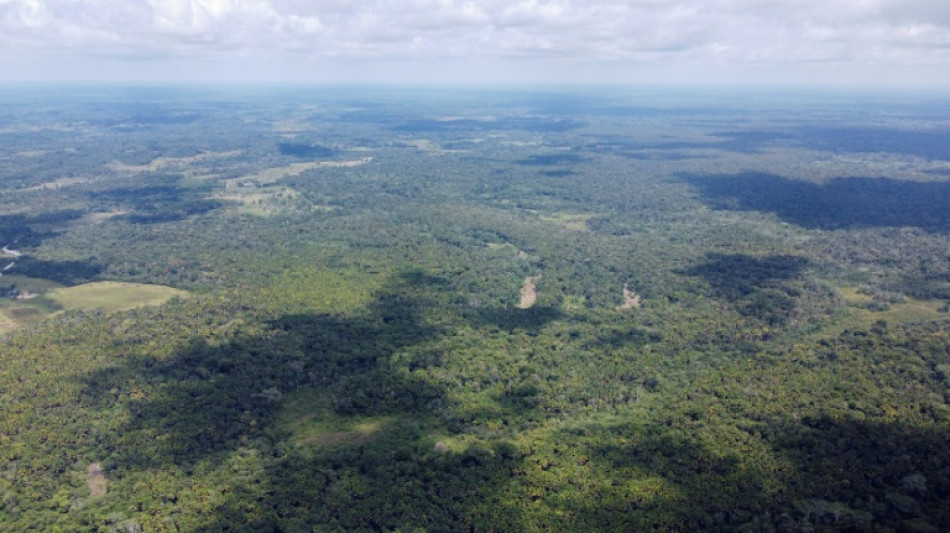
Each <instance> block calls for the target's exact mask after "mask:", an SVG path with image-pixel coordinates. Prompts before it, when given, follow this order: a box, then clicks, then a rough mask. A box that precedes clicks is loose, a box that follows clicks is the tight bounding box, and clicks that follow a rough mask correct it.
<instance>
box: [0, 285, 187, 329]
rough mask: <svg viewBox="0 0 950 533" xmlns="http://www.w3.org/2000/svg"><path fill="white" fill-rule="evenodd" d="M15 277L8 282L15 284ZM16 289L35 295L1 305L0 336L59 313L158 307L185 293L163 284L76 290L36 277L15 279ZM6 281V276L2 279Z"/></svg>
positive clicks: (109, 286) (79, 286)
mask: <svg viewBox="0 0 950 533" xmlns="http://www.w3.org/2000/svg"><path fill="white" fill-rule="evenodd" d="M13 278H14V276H10V280H11V281H14V279H13ZM15 278H16V281H17V286H18V287H21V288H23V289H24V290H26V291H28V292H36V293H42V294H34V297H31V298H29V299H26V300H21V301H15V302H14V301H10V302H8V303H7V302H5V303H3V304H0V333H4V332H6V331H9V330H11V329H13V328H15V327H16V326H18V325H21V324H27V323H30V322H36V321H39V320H43V319H44V318H47V317H49V316H52V315H53V314H55V313H57V312H59V311H65V310H69V309H102V310H103V311H106V312H113V311H122V310H124V309H132V308H134V307H141V306H145V305H159V304H162V303H165V302H167V301H168V300H170V299H171V298H174V297H176V296H179V297H181V296H186V295H187V294H188V293H187V292H186V291H182V290H179V289H173V288H171V287H165V286H163V285H146V284H143V283H120V282H117V281H99V282H95V283H86V284H83V285H77V286H75V287H62V286H60V285H59V284H57V283H54V282H51V281H48V280H41V279H36V278H25V277H23V276H16V277H15ZM4 279H5V280H6V279H7V276H4Z"/></svg>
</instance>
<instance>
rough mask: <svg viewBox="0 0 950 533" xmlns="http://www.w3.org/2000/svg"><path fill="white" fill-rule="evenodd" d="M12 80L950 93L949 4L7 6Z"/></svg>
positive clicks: (317, 0)
mask: <svg viewBox="0 0 950 533" xmlns="http://www.w3.org/2000/svg"><path fill="white" fill-rule="evenodd" d="M0 80H2V81H14V80H51V81H55V80H75V81H109V82H112V81H130V82H296V83H301V82H302V83H313V82H316V83H325V82H331V83H333V82H394V83H455V82H457V83H491V84H494V83H532V84H533V83H597V84H602V83H624V84H625V83H636V84H666V83H684V84H718V83H741V84H748V83H752V84H806V85H811V84H858V85H864V86H879V85H892V84H909V85H920V86H947V85H950V4H948V0H795V1H791V0H788V1H786V0H669V1H663V0H627V1H617V0H587V1H583V2H582V1H577V0H573V1H572V0H470V1H465V0H402V1H396V0H364V1H359V0H355V1H344V0H312V1H303V0H0Z"/></svg>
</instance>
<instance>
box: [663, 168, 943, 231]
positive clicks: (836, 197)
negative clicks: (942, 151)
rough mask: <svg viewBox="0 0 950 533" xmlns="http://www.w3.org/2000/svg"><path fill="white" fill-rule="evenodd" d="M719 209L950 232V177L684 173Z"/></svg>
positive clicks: (816, 225) (828, 223)
mask: <svg viewBox="0 0 950 533" xmlns="http://www.w3.org/2000/svg"><path fill="white" fill-rule="evenodd" d="M679 179H680V180H682V181H684V182H686V183H689V184H690V185H692V186H693V187H695V188H696V189H697V190H698V191H699V192H700V193H701V194H702V198H703V201H704V202H705V203H706V204H707V205H709V206H710V207H712V208H714V209H723V210H732V211H767V212H772V213H775V214H776V215H777V216H778V217H779V218H781V219H782V220H785V221H787V222H790V223H793V224H796V225H799V226H802V227H804V228H809V229H824V230H836V229H851V228H860V227H904V226H915V227H919V228H921V229H924V230H926V231H930V232H946V231H950V209H948V208H947V206H950V182H914V181H904V180H895V179H889V178H859V177H846V178H835V179H831V180H828V181H826V182H825V183H823V184H816V183H811V182H806V181H800V180H793V179H788V178H783V177H781V176H777V175H774V174H765V173H756V172H744V173H740V174H733V175H729V174H713V175H696V174H685V175H681V176H680V177H679Z"/></svg>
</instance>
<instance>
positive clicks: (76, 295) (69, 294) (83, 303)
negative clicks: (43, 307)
mask: <svg viewBox="0 0 950 533" xmlns="http://www.w3.org/2000/svg"><path fill="white" fill-rule="evenodd" d="M187 294H188V293H187V292H185V291H182V290H179V289H173V288H171V287H165V286H163V285H145V284H143V283H120V282H117V281H99V282H95V283H85V284H83V285H76V286H75V287H66V288H61V289H54V290H52V291H50V292H48V293H47V294H46V296H47V297H48V298H49V299H50V300H52V301H54V302H56V303H57V304H59V305H60V306H61V307H62V308H63V309H102V310H104V311H106V312H112V311H121V310H123V309H132V308H133V307H141V306H144V305H158V304H162V303H165V302H167V301H168V300H170V299H172V298H174V297H175V296H185V295H187Z"/></svg>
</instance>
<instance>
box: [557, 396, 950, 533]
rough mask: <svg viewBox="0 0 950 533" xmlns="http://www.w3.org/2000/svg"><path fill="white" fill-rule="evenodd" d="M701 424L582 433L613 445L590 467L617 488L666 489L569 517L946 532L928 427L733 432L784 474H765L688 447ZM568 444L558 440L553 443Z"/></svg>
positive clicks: (765, 426) (598, 449)
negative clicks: (764, 451)
mask: <svg viewBox="0 0 950 533" xmlns="http://www.w3.org/2000/svg"><path fill="white" fill-rule="evenodd" d="M705 416H706V415H705V412H704V408H702V407H699V405H696V406H695V407H688V408H686V409H685V410H681V411H679V412H678V413H673V414H671V415H670V416H669V418H668V419H667V420H666V421H665V423H659V424H655V425H648V426H641V425H639V424H636V423H628V424H620V425H615V426H607V427H601V428H595V429H593V430H588V434H589V436H587V437H585V439H584V440H586V441H591V442H593V443H596V442H598V441H600V442H603V441H611V442H616V441H617V440H618V439H617V438H616V437H617V436H622V437H623V439H624V440H625V441H626V444H625V445H622V446H621V445H617V444H607V445H602V444H592V445H591V448H592V450H591V453H590V454H589V455H588V456H589V457H590V458H591V459H592V460H593V464H592V466H591V468H593V469H598V470H603V471H605V472H608V473H609V474H607V475H609V476H610V477H612V478H614V479H618V480H619V479H638V478H639V479H650V478H660V479H662V480H663V481H664V482H665V483H668V484H669V485H670V488H669V489H668V490H666V491H664V492H665V493H666V494H668V495H670V498H668V499H662V498H661V499H658V500H654V501H644V502H631V501H630V500H629V498H628V497H627V495H626V494H625V493H624V492H623V491H620V490H613V491H608V492H606V493H605V494H602V495H601V498H600V499H598V500H597V501H591V502H587V503H588V507H586V508H584V507H581V509H580V511H578V510H576V509H575V510H574V512H575V513H577V512H586V513H590V514H591V516H590V517H589V518H588V519H591V520H598V519H597V518H596V517H597V515H598V514H600V515H602V516H601V518H600V521H603V520H606V519H609V518H610V517H609V516H603V515H605V514H606V513H607V512H608V511H609V510H611V511H612V512H614V513H617V514H618V515H619V516H623V517H624V518H623V520H625V521H626V522H627V523H626V524H625V525H626V527H627V530H633V529H650V526H651V524H650V522H649V521H648V519H649V517H650V515H651V513H656V514H664V510H666V511H668V512H671V513H675V514H674V515H673V516H675V517H676V518H675V520H676V523H677V524H678V527H677V528H676V529H681V530H683V531H734V530H740V531H775V530H778V531H791V530H796V531H797V530H802V529H806V528H808V529H811V528H814V529H815V530H823V529H824V528H830V529H834V530H839V529H840V530H847V531H850V530H856V531H857V530H869V529H875V530H876V529H878V528H887V529H894V530H900V531H903V530H906V531H938V530H945V529H946V528H947V527H948V526H950V507H948V506H947V505H946V502H947V500H948V498H950V474H948V472H950V471H948V468H950V451H948V449H947V447H946V435H944V434H943V432H942V431H941V430H940V429H939V428H936V427H930V428H920V427H916V426H914V425H912V424H907V423H904V422H897V421H895V422H870V421H864V420H856V419H851V418H843V419H836V418H830V417H825V416H819V417H804V418H802V419H801V420H793V419H791V418H789V417H783V416H777V417H775V418H774V419H771V420H766V421H761V422H752V421H745V422H743V427H742V430H743V431H745V432H747V433H749V434H750V437H751V438H752V439H754V440H757V441H760V442H762V443H763V444H764V445H765V446H766V447H767V448H768V449H769V450H770V453H771V454H772V455H773V457H774V458H775V460H776V461H777V463H778V464H783V463H784V464H788V465H790V466H791V468H780V469H777V470H773V469H771V468H768V465H767V464H762V465H760V467H759V468H750V467H749V463H748V461H747V460H746V458H744V457H741V456H739V455H737V452H735V451H733V450H730V449H729V447H728V445H727V444H725V443H724V444H723V446H722V447H717V446H716V445H715V443H714V442H713V441H710V440H709V439H703V438H702V437H697V436H695V434H694V431H693V430H692V429H690V428H691V427H694V426H697V427H702V426H703V424H704V423H703V418H705ZM604 434H609V435H612V437H609V438H608V437H605V436H604ZM576 439H577V437H576V436H574V435H571V434H569V433H566V434H565V435H564V436H563V437H562V438H561V439H559V440H561V441H565V442H567V441H570V440H576ZM684 501H685V502H688V505H687V506H685V507H684V506H682V502H684ZM568 503H569V504H572V505H576V504H577V503H578V502H568ZM671 504H672V507H670V508H669V509H664V507H669V506H670V505H671ZM677 504H679V505H677ZM684 509H688V510H687V511H685V512H684ZM564 510H568V509H564ZM591 523H598V522H591ZM915 525H916V527H914V526H915ZM872 526H875V527H872Z"/></svg>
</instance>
